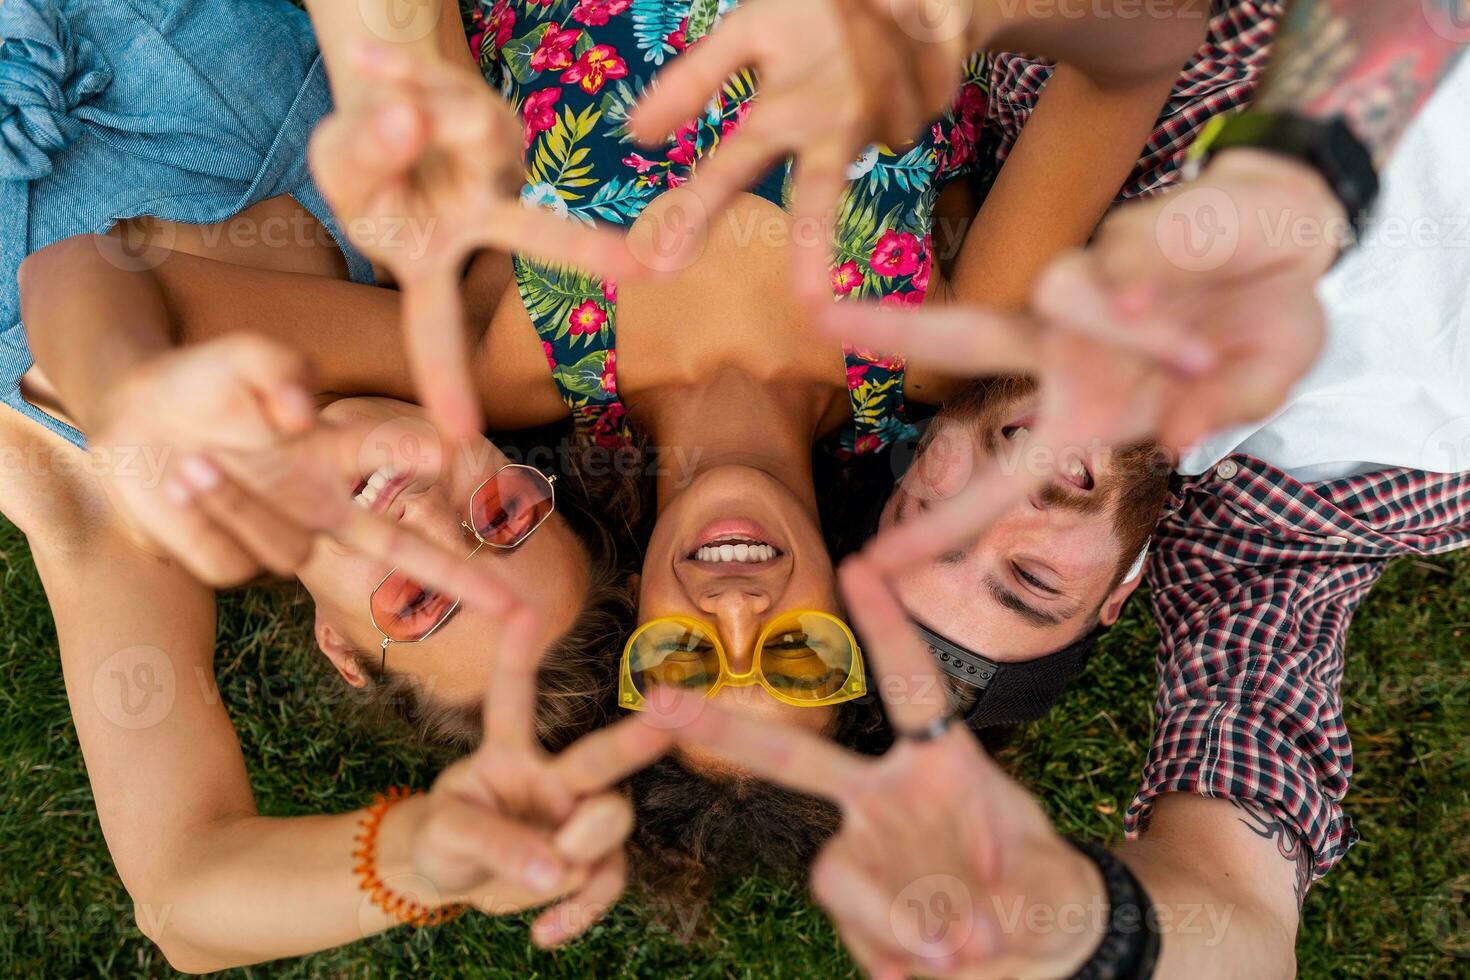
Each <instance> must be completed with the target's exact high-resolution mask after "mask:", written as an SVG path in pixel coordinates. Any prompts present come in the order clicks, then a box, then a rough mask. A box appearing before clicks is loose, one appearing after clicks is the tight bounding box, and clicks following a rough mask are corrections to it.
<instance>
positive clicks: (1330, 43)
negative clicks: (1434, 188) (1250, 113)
mask: <svg viewBox="0 0 1470 980" xmlns="http://www.w3.org/2000/svg"><path fill="white" fill-rule="evenodd" d="M1286 2H1287V5H1288V6H1287V11H1286V15H1285V20H1284V21H1283V24H1282V31H1281V35H1280V36H1279V38H1278V39H1277V41H1276V50H1275V51H1274V52H1273V53H1272V58H1271V69H1270V73H1269V75H1268V76H1267V78H1266V82H1265V85H1264V86H1263V88H1262V91H1261V96H1260V98H1259V100H1258V103H1259V105H1260V106H1261V108H1263V109H1268V110H1271V111H1275V112H1281V111H1292V112H1296V113H1299V114H1301V115H1305V116H1307V117H1309V118H1330V117H1333V116H1342V117H1343V119H1344V120H1345V121H1346V122H1347V124H1348V126H1349V128H1351V129H1352V131H1353V133H1354V134H1356V135H1357V137H1358V139H1360V140H1362V141H1363V145H1364V146H1366V147H1367V148H1368V151H1369V152H1370V153H1371V154H1372V155H1373V162H1374V163H1375V164H1377V166H1378V167H1379V168H1380V169H1382V167H1383V166H1384V164H1385V163H1387V162H1388V159H1389V157H1390V156H1391V155H1392V153H1393V148H1394V145H1395V144H1396V143H1397V142H1398V140H1399V137H1400V136H1402V135H1403V131H1404V129H1405V127H1407V126H1408V124H1409V122H1410V120H1412V119H1413V118H1414V116H1415V115H1416V114H1417V113H1418V112H1419V110H1420V109H1421V108H1423V106H1424V103H1425V102H1426V101H1428V99H1429V96H1430V95H1431V94H1432V93H1433V92H1434V88H1435V86H1436V85H1437V84H1438V83H1439V81H1440V79H1442V78H1443V77H1444V76H1445V75H1446V74H1447V73H1448V72H1449V70H1450V68H1451V67H1453V65H1454V63H1455V61H1456V60H1457V59H1458V58H1459V57H1460V56H1461V55H1462V54H1464V52H1465V51H1466V50H1467V45H1470V0H1286Z"/></svg>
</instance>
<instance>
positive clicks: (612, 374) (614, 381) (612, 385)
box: [602, 350, 618, 395]
mask: <svg viewBox="0 0 1470 980" xmlns="http://www.w3.org/2000/svg"><path fill="white" fill-rule="evenodd" d="M602 390H603V391H605V392H607V393H608V394H609V395H616V394H617V393H618V352H617V351H615V350H610V351H608V352H607V363H606V364H604V365H603V366H602Z"/></svg>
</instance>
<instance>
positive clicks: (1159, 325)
mask: <svg viewBox="0 0 1470 980" xmlns="http://www.w3.org/2000/svg"><path fill="white" fill-rule="evenodd" d="M1031 302H1032V308H1033V309H1035V310H1036V312H1037V313H1038V314H1040V315H1041V316H1042V317H1044V318H1045V319H1046V320H1047V322H1048V323H1049V324H1051V325H1052V326H1054V327H1057V328H1061V329H1070V330H1076V331H1078V332H1080V333H1083V334H1086V335H1089V336H1093V337H1096V338H1099V339H1101V340H1106V341H1108V342H1109V343H1112V344H1116V345H1117V346H1119V347H1121V348H1122V349H1124V350H1128V351H1133V352H1137V353H1141V354H1144V355H1147V356H1149V357H1152V358H1154V359H1156V360H1158V361H1160V362H1162V363H1164V364H1168V365H1170V366H1171V367H1173V368H1174V369H1175V370H1178V371H1182V372H1184V373H1186V374H1197V373H1199V372H1200V371H1204V370H1206V369H1208V368H1209V366H1210V364H1211V363H1212V362H1213V360H1214V351H1213V349H1212V348H1211V347H1210V346H1209V345H1207V344H1205V343H1203V342H1201V341H1200V340H1199V339H1198V338H1197V337H1194V336H1192V335H1190V334H1189V333H1188V332H1187V331H1186V330H1185V329H1184V328H1183V327H1182V326H1181V325H1180V324H1179V323H1178V322H1177V321H1174V320H1169V319H1160V318H1154V317H1134V318H1128V319H1124V318H1121V317H1119V316H1118V315H1117V309H1118V303H1117V301H1116V299H1115V297H1114V296H1113V295H1111V294H1109V293H1108V292H1107V291H1106V290H1105V289H1104V288H1103V287H1102V286H1101V284H1100V283H1099V280H1098V278H1097V270H1096V267H1095V265H1094V264H1093V263H1092V262H1091V260H1090V257H1089V256H1088V255H1086V254H1085V253H1082V252H1074V253H1072V254H1071V255H1070V256H1065V257H1063V258H1060V259H1057V260H1055V261H1054V262H1053V263H1052V264H1051V265H1050V266H1049V267H1048V268H1047V270H1046V271H1045V272H1044V273H1043V274H1042V276H1041V278H1040V279H1038V280H1037V284H1036V287H1035V289H1034V291H1033V293H1032V301H1031Z"/></svg>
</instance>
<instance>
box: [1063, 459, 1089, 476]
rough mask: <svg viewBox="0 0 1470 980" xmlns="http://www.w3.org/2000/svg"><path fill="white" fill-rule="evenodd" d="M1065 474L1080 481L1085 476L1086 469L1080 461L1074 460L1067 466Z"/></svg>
mask: <svg viewBox="0 0 1470 980" xmlns="http://www.w3.org/2000/svg"><path fill="white" fill-rule="evenodd" d="M1067 472H1068V473H1070V474H1072V475H1073V476H1075V477H1077V478H1078V479H1079V480H1080V479H1081V478H1082V477H1084V476H1086V475H1087V467H1085V466H1083V465H1082V460H1080V459H1074V460H1072V461H1071V462H1070V463H1068V464H1067Z"/></svg>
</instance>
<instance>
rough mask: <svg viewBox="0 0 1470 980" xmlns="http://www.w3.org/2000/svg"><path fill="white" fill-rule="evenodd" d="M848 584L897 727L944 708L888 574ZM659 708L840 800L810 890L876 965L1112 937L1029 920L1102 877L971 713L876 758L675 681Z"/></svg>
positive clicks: (1026, 964) (1045, 960)
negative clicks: (1002, 764)
mask: <svg viewBox="0 0 1470 980" xmlns="http://www.w3.org/2000/svg"><path fill="white" fill-rule="evenodd" d="M842 586H843V594H844V597H845V599H846V604H847V608H848V609H849V610H851V614H852V617H853V623H854V625H855V626H856V627H857V631H858V632H859V633H860V634H861V635H862V636H863V638H864V641H865V643H866V644H867V646H866V647H865V650H866V652H867V653H869V654H870V655H871V657H872V660H873V666H874V672H875V674H876V675H877V678H878V685H877V686H878V690H879V691H880V693H881V694H882V697H883V703H884V705H885V707H886V708H887V711H888V717H889V720H890V721H891V722H892V724H893V726H894V728H895V729H896V730H897V731H898V732H900V733H903V732H911V731H920V730H923V729H925V728H926V727H927V726H928V725H930V724H931V723H932V722H934V721H935V720H936V719H941V718H944V717H946V715H947V714H948V712H949V706H948V700H947V695H946V693H945V688H944V685H943V683H942V681H941V679H940V675H939V672H938V669H937V668H936V667H935V665H934V663H933V660H932V658H931V657H930V654H929V653H928V651H927V650H926V648H925V647H924V645H923V644H922V642H921V641H920V638H919V635H918V633H917V632H916V631H915V629H914V627H913V625H912V624H911V623H910V622H909V620H908V618H907V616H905V614H904V612H903V610H902V608H901V607H900V606H899V604H898V601H897V599H896V598H895V597H894V595H893V594H892V592H891V591H889V589H888V587H887V586H886V585H885V584H884V583H883V582H882V581H881V579H879V577H878V575H877V573H876V571H875V570H874V569H873V568H871V567H870V566H868V565H867V564H866V563H864V562H863V561H862V560H860V559H859V560H852V561H849V562H848V563H847V564H846V565H845V566H844V568H843V571H842ZM696 701H697V703H691V702H696ZM654 715H655V716H654V717H652V718H650V719H649V723H650V724H651V725H654V726H658V727H659V728H660V729H663V728H667V729H668V730H670V731H671V732H672V733H673V736H674V738H675V740H676V741H677V742H678V743H679V744H681V745H686V746H698V747H699V748H700V749H702V750H703V751H704V752H707V753H710V754H713V755H716V756H718V757H720V758H722V759H725V760H726V761H728V762H730V763H732V764H735V765H739V766H741V767H744V768H746V769H749V770H751V771H753V772H754V773H756V774H757V775H759V776H761V777H763V778H765V779H769V780H771V781H772V782H775V783H778V784H780V785H782V786H786V787H788V788H791V789H794V790H797V791H800V792H804V793H811V794H814V795H817V796H821V797H824V798H826V799H829V800H831V801H833V802H834V803H836V804H837V805H838V806H839V807H840V808H841V810H842V829H841V830H840V831H839V832H838V834H837V836H836V837H834V838H833V839H832V840H831V841H830V842H829V843H828V844H827V846H826V848H825V849H824V850H823V851H822V853H821V855H820V856H819V857H818V858H817V861H816V863H815V865H814V866H813V868H812V876H811V879H812V890H813V893H814V894H815V896H816V899H817V901H818V902H819V903H820V904H821V905H822V907H823V908H824V909H826V911H827V914H828V915H829V916H830V917H831V918H832V920H833V922H834V923H835V924H836V926H837V930H838V932H839V934H840V935H841V936H842V940H843V943H844V944H845V945H846V946H847V948H848V950H849V951H850V952H851V954H852V956H853V958H854V959H856V960H857V962H858V964H859V965H860V966H861V967H862V968H863V969H864V970H865V971H866V972H868V973H869V974H870V975H872V976H875V977H903V976H908V975H922V976H996V977H1013V976H1068V975H1071V974H1072V973H1073V972H1075V970H1076V969H1077V967H1078V966H1079V965H1080V964H1081V963H1082V962H1084V961H1085V960H1086V959H1087V958H1088V956H1089V955H1090V954H1091V952H1092V950H1093V949H1094V948H1095V947H1096V945H1097V943H1098V941H1099V940H1100V939H1101V934H1100V933H1097V932H1091V931H1089V930H1088V929H1087V928H1081V929H1074V930H1070V931H1069V930H1066V929H1051V930H1034V931H1033V930H1031V929H1029V928H1027V926H1026V922H1027V918H1028V917H1027V916H1026V915H1024V908H1025V906H1026V905H1027V904H1028V903H1046V904H1047V905H1049V906H1051V907H1053V908H1055V907H1056V906H1057V905H1058V904H1060V903H1067V902H1076V903H1085V902H1087V901H1088V900H1089V898H1090V897H1092V896H1095V895H1096V894H1097V893H1098V892H1099V890H1100V888H1101V879H1100V877H1099V876H1098V875H1097V874H1096V871H1095V869H1093V867H1092V865H1091V864H1090V862H1089V861H1088V860H1087V859H1086V858H1085V857H1082V856H1081V855H1080V854H1079V853H1078V852H1077V851H1075V850H1074V849H1073V848H1072V847H1071V845H1069V844H1067V843H1066V842H1065V841H1064V840H1062V838H1061V837H1059V836H1058V835H1057V834H1056V832H1055V831H1054V830H1053V829H1052V827H1051V824H1050V822H1049V821H1048V820H1047V818H1046V815H1045V814H1044V813H1043V812H1042V810H1041V808H1040V807H1039V806H1038V805H1037V803H1036V801H1035V800H1034V799H1032V798H1031V796H1030V795H1029V794H1027V793H1026V791H1025V790H1023V789H1022V788H1021V787H1020V786H1018V785H1017V784H1016V783H1014V782H1013V781H1012V780H1011V779H1010V778H1008V777H1007V776H1006V775H1005V774H1004V773H1002V772H1001V771H1000V769H999V768H998V767H997V766H996V765H995V763H994V762H992V761H991V760H990V758H989V757H988V756H986V754H985V753H984V751H983V750H982V749H981V748H980V746H979V744H978V743H977V742H976V740H975V738H974V736H973V735H971V734H970V732H969V731H968V730H967V729H965V728H964V727H963V725H960V724H954V725H951V727H950V728H949V729H948V730H947V731H946V732H945V733H944V734H942V735H940V736H939V737H937V738H935V739H933V740H931V741H925V742H920V741H917V740H912V739H907V738H903V737H900V739H899V742H898V744H897V745H896V746H895V747H894V748H893V749H892V751H890V752H889V753H888V754H887V755H885V756H883V757H882V758H880V759H877V760H873V759H870V758H867V757H864V756H859V755H856V754H854V753H852V752H849V751H847V750H845V749H843V748H840V747H838V746H837V745H835V744H833V743H832V742H830V741H828V740H826V739H825V738H823V737H821V736H819V735H816V734H813V733H810V732H807V731H804V730H801V729H796V728H788V727H782V726H772V725H769V724H764V723H759V722H755V721H751V720H749V719H746V718H744V717H742V716H740V715H737V714H733V713H730V712H726V711H724V710H723V709H722V708H721V707H720V706H719V704H718V703H717V702H712V701H708V700H706V699H703V698H698V697H697V696H691V695H687V694H685V693H682V692H675V691H668V692H665V697H661V698H659V699H657V706H656V708H655V712H654ZM1018 903H1019V907H1020V908H1021V909H1022V910H1023V914H1022V915H1020V916H1013V914H1012V911H1011V910H1013V909H1015V908H1016V907H1017V905H1018Z"/></svg>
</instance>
